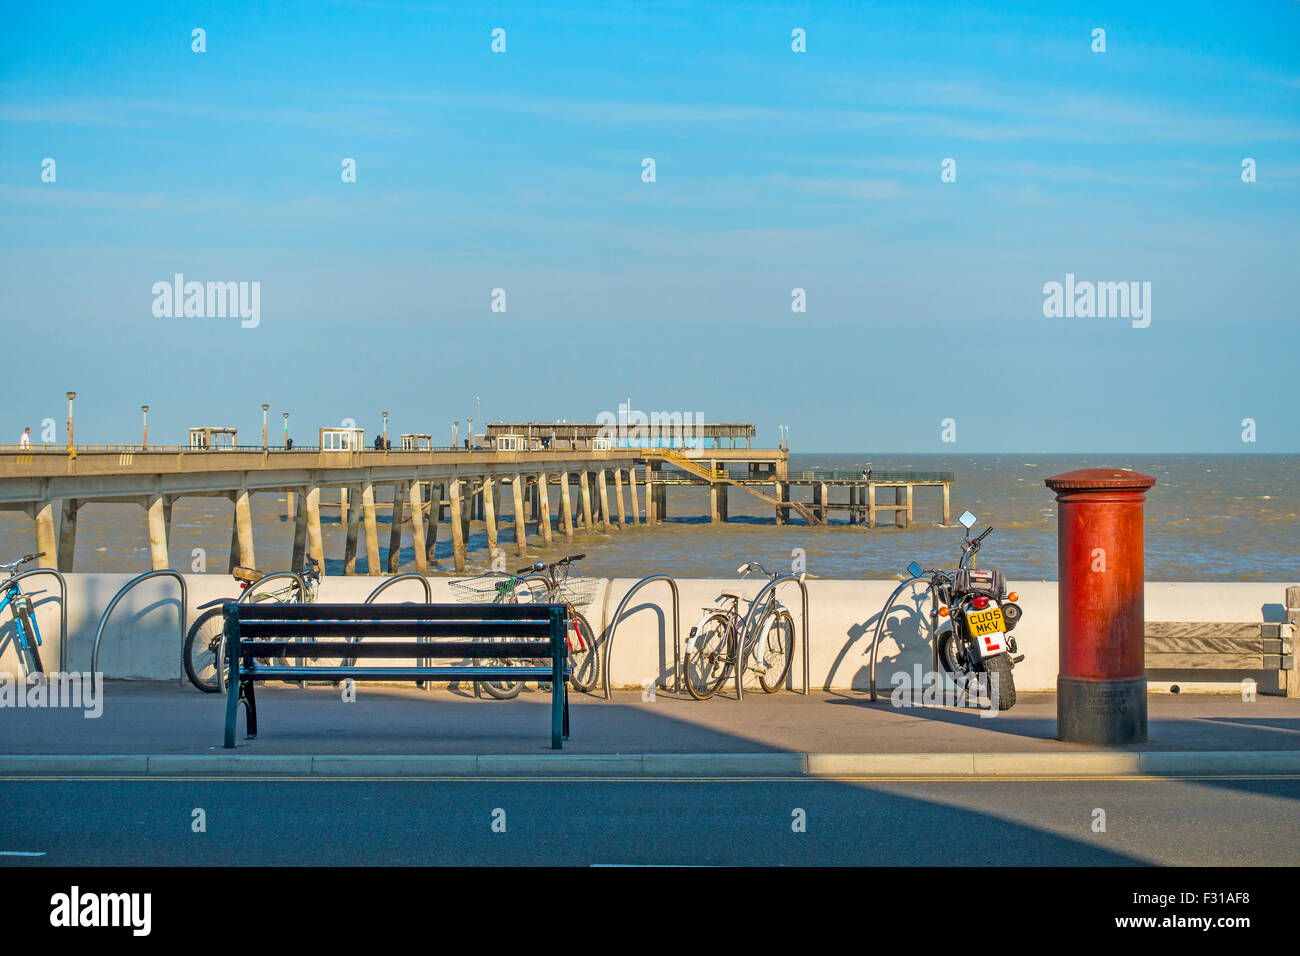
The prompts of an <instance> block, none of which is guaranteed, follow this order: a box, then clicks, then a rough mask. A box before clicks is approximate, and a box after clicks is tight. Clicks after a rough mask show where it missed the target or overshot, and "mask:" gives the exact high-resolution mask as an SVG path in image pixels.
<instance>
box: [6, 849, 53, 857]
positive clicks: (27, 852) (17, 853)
mask: <svg viewBox="0 0 1300 956" xmlns="http://www.w3.org/2000/svg"><path fill="white" fill-rule="evenodd" d="M44 855H45V854H44V853H34V852H32V851H30V850H0V856H44Z"/></svg>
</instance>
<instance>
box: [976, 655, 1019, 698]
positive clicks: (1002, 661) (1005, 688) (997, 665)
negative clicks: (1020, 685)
mask: <svg viewBox="0 0 1300 956" xmlns="http://www.w3.org/2000/svg"><path fill="white" fill-rule="evenodd" d="M981 669H982V670H983V671H984V673H986V674H988V675H989V692H990V693H992V691H993V686H992V685H993V683H994V682H995V681H996V683H997V687H998V710H1010V709H1011V708H1012V707H1014V706H1016V679H1015V678H1014V677H1012V676H1011V658H1009V657H1007V655H1006V654H998V655H997V656H995V657H990V658H988V659H986V660H984V661H982V662H981Z"/></svg>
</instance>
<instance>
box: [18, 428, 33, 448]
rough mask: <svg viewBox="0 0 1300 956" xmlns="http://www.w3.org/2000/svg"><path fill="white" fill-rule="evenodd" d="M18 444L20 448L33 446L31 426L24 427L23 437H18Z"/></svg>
mask: <svg viewBox="0 0 1300 956" xmlns="http://www.w3.org/2000/svg"><path fill="white" fill-rule="evenodd" d="M18 446H19V447H20V448H31V447H32V430H31V427H30V426H29V427H27V428H24V429H23V437H22V438H20V439H18Z"/></svg>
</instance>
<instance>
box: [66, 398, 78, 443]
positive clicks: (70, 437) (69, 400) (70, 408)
mask: <svg viewBox="0 0 1300 956" xmlns="http://www.w3.org/2000/svg"><path fill="white" fill-rule="evenodd" d="M67 394H68V448H69V449H71V448H72V400H73V399H74V398H76V397H77V393H76V392H68V393H67Z"/></svg>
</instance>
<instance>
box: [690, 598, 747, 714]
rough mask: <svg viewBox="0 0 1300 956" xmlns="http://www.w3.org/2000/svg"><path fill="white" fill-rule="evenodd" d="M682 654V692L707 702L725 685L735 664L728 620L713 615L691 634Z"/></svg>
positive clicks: (722, 615) (729, 621) (721, 615)
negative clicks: (683, 673) (683, 690)
mask: <svg viewBox="0 0 1300 956" xmlns="http://www.w3.org/2000/svg"><path fill="white" fill-rule="evenodd" d="M690 643H691V644H692V645H693V646H692V647H691V649H690V650H689V651H688V652H687V654H686V689H687V690H688V691H690V692H691V696H692V697H694V698H695V699H696V700H708V699H709V698H710V697H712V696H713V695H714V694H716V693H717V692H718V688H719V687H721V686H722V685H723V684H725V683H726V681H727V677H728V676H730V674H731V668H732V666H733V665H734V664H735V654H734V653H733V651H734V646H735V642H734V640H733V639H732V634H731V618H730V617H728V616H727V615H726V614H714V615H711V616H710V617H709V619H708V620H706V621H705V622H704V623H703V624H702V625H701V626H700V627H699V629H698V630H696V632H695V633H694V634H692V635H691V639H690Z"/></svg>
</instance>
